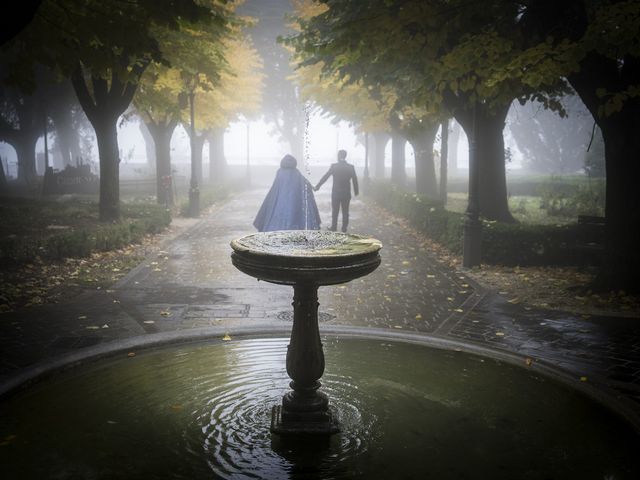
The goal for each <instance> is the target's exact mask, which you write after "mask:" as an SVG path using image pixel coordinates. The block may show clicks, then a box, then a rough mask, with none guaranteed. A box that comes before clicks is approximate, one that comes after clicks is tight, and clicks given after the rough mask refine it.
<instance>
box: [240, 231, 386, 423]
mask: <svg viewBox="0 0 640 480" xmlns="http://www.w3.org/2000/svg"><path fill="white" fill-rule="evenodd" d="M231 247H232V248H233V253H232V254H231V260H232V262H233V264H234V265H235V266H236V267H237V268H238V269H239V270H240V271H242V272H244V273H246V274H248V275H251V276H253V277H256V278H257V279H259V280H264V281H267V282H271V283H277V284H281V285H292V286H293V292H294V293H293V328H292V329H291V340H290V343H289V346H288V348H287V360H286V365H287V373H288V375H289V377H291V379H292V381H291V383H290V386H291V389H292V390H291V391H290V392H287V393H286V394H285V395H284V397H283V399H282V405H275V406H274V407H273V411H272V417H271V431H272V432H273V433H276V434H288V435H291V434H315V435H327V434H332V433H337V432H338V431H339V426H338V420H337V418H336V415H335V412H333V411H332V410H331V409H330V408H329V399H328V397H327V396H326V395H325V394H324V393H322V392H319V391H318V389H319V387H320V381H319V380H320V378H321V377H322V374H323V372H324V366H325V362H324V352H323V350H322V343H321V341H320V332H319V330H318V287H320V286H322V285H335V284H339V283H345V282H349V281H351V280H353V279H355V278H358V277H362V276H364V275H367V274H369V273H371V272H373V271H374V270H375V269H376V268H377V267H378V265H380V255H379V250H380V248H382V244H381V243H380V242H379V241H378V240H375V239H373V238H367V237H362V236H359V235H351V234H346V233H339V232H320V231H309V230H305V231H293V230H292V231H276V232H260V233H255V234H252V235H247V236H245V237H242V238H240V239H237V240H234V241H232V242H231Z"/></svg>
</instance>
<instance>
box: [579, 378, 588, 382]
mask: <svg viewBox="0 0 640 480" xmlns="http://www.w3.org/2000/svg"><path fill="white" fill-rule="evenodd" d="M587 380H588V379H587V377H580V381H581V382H586V381H587Z"/></svg>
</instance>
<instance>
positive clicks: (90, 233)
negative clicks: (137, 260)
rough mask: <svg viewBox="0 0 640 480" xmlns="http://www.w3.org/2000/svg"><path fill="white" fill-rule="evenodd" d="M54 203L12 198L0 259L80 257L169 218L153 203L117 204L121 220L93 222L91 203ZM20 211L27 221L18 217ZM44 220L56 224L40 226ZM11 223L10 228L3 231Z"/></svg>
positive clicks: (158, 227)
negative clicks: (22, 200) (71, 204)
mask: <svg viewBox="0 0 640 480" xmlns="http://www.w3.org/2000/svg"><path fill="white" fill-rule="evenodd" d="M55 204H56V202H51V201H30V202H29V204H28V207H25V205H24V204H22V203H21V202H18V205H16V210H14V211H13V214H12V215H9V217H8V218H9V219H10V218H15V221H14V222H11V221H8V222H7V223H8V224H7V225H5V228H4V231H5V234H4V235H2V237H1V238H0V265H3V266H4V265H14V266H15V265H20V264H25V263H29V262H32V261H33V260H34V259H35V258H37V257H39V258H42V259H48V260H59V259H62V258H66V257H84V256H87V255H89V254H90V253H91V252H94V251H106V250H113V249H117V248H121V247H124V246H126V245H129V244H130V243H135V242H139V241H140V240H142V238H143V237H144V236H145V235H147V234H150V233H158V232H160V231H162V230H164V229H165V228H166V227H167V226H168V225H169V224H170V223H171V216H170V213H169V212H168V211H167V210H166V209H165V208H163V207H161V206H159V205H155V204H146V205H145V204H140V205H127V204H123V205H122V209H121V215H122V219H121V221H120V222H117V223H109V224H104V223H100V222H98V220H97V214H96V212H97V206H96V205H95V204H90V203H84V204H83V203H77V204H75V205H73V206H72V207H70V208H67V207H65V206H64V205H61V206H60V208H52V205H55ZM26 211H28V218H29V220H30V222H31V224H28V223H24V222H23V220H22V219H21V218H20V217H21V216H22V215H25V214H26V213H25V212H26ZM3 212H11V207H10V206H8V205H7V204H5V205H3ZM65 214H68V216H65ZM47 225H53V226H60V228H57V229H53V230H47V229H45V228H43V227H44V226H47ZM27 227H28V228H27ZM12 229H13V231H14V232H16V233H13V232H12V233H8V232H9V231H12ZM7 233H8V234H7Z"/></svg>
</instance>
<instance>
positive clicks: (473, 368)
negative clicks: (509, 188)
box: [0, 336, 640, 479]
mask: <svg viewBox="0 0 640 480" xmlns="http://www.w3.org/2000/svg"><path fill="white" fill-rule="evenodd" d="M323 342H324V348H325V356H326V371H325V375H324V377H323V379H322V382H323V391H325V392H326V393H327V394H328V395H329V397H330V399H331V400H330V401H331V405H332V407H333V408H334V409H335V410H336V411H337V413H338V415H339V418H340V422H341V426H342V432H341V433H339V434H337V435H334V436H332V437H331V438H330V439H328V440H325V441H322V440H318V439H305V438H302V439H295V440H293V441H292V440H287V439H282V438H279V437H278V436H275V435H271V434H270V432H269V425H270V415H271V407H272V406H273V405H275V404H277V403H279V402H280V401H281V398H282V395H283V394H284V393H285V392H286V391H287V390H288V382H289V378H288V377H287V375H286V371H285V355H286V348H287V344H288V339H285V338H256V339H243V340H232V341H229V342H222V341H212V342H209V343H206V344H203V343H199V344H189V345H182V346H173V347H166V348H161V349H157V350H147V351H140V352H137V354H136V355H135V356H127V355H126V354H122V355H120V356H119V357H118V358H113V359H108V360H102V361H99V362H95V363H89V364H85V365H83V366H80V367H76V368H73V369H69V370H67V371H65V372H61V373H59V374H56V375H55V376H54V377H52V378H50V379H49V380H47V381H43V382H40V383H37V384H35V385H33V386H32V387H30V388H29V389H25V390H24V391H22V392H20V393H17V394H14V395H12V396H11V397H9V398H8V399H5V400H4V401H2V403H0V465H1V466H2V467H1V471H2V477H3V478H7V479H18V478H19V479H49V478H55V479H58V478H61V479H62V478H64V479H68V478H74V479H75V478H78V479H94V478H95V479H97V478H101V479H102V478H104V479H114V478H127V479H129V478H140V479H156V478H157V479H170V478H171V479H183V478H184V479H212V478H232V479H240V478H259V479H265V478H267V479H271V478H276V479H280V478H285V479H286V478H304V479H333V478H345V479H347V478H348V479H351V478H362V479H399V478H403V479H410V478H411V479H413V478H415V479H429V478H432V479H459V478H460V479H463V478H465V479H469V478H491V479H574V478H575V479H637V478H640V463H639V460H638V457H639V455H638V452H640V438H639V436H638V434H637V433H636V432H634V430H633V429H632V428H631V427H630V426H629V424H627V423H626V422H624V421H623V420H621V418H620V417H618V416H617V415H616V414H613V413H612V412H610V411H609V410H608V409H606V408H604V407H603V406H601V405H600V404H599V403H596V402H594V401H592V400H591V399H589V398H587V397H586V396H584V395H583V394H581V393H579V392H576V391H574V390H572V389H570V388H568V387H567V386H565V385H563V384H560V383H557V382H556V381H555V380H552V379H549V378H548V377H545V376H541V375H540V374H538V373H536V372H535V371H534V370H527V369H525V368H520V367H517V366H513V365H510V364H506V363H503V362H500V361H497V360H492V359H488V358H483V357H480V356H476V355H472V354H468V353H464V352H455V351H449V350H441V349H436V348H430V347H426V346H423V345H417V344H411V343H404V342H396V341H385V340H374V339H357V338H340V337H337V336H327V337H323Z"/></svg>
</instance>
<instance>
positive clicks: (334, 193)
mask: <svg viewBox="0 0 640 480" xmlns="http://www.w3.org/2000/svg"><path fill="white" fill-rule="evenodd" d="M346 158H347V151H346V150H338V161H337V163H333V164H331V167H330V168H329V171H328V172H327V173H325V174H324V176H323V177H322V178H321V179H320V181H319V182H318V184H317V185H316V186H315V187H314V188H313V190H314V191H316V192H317V191H318V189H319V188H320V187H321V186H322V184H323V183H324V182H326V181H327V179H328V178H329V177H330V176H331V175H333V188H332V189H331V231H333V232H335V231H336V228H337V226H338V214H339V212H340V209H342V231H343V232H346V231H347V225H349V203H350V202H351V182H353V194H354V195H355V196H358V177H357V176H356V169H355V168H353V165H351V164H350V163H347V161H346Z"/></svg>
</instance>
